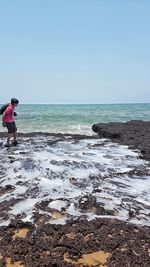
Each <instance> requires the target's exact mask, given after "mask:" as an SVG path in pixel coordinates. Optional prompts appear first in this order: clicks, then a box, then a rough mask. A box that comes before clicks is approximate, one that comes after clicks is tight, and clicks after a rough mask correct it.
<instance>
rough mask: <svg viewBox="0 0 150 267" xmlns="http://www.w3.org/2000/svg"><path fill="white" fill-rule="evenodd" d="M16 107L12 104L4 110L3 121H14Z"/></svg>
mask: <svg viewBox="0 0 150 267" xmlns="http://www.w3.org/2000/svg"><path fill="white" fill-rule="evenodd" d="M14 109H15V107H14V106H13V105H11V104H9V106H8V107H7V108H6V110H5V111H4V116H3V122H13V121H14Z"/></svg>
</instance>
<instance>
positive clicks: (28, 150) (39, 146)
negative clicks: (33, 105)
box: [0, 136, 150, 225]
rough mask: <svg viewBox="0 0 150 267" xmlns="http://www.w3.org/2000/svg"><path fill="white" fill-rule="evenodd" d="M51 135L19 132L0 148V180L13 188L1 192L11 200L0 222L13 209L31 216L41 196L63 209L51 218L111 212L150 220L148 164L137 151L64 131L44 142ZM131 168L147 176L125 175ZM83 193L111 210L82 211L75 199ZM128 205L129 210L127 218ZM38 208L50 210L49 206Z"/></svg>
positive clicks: (135, 219) (25, 217)
mask: <svg viewBox="0 0 150 267" xmlns="http://www.w3.org/2000/svg"><path fill="white" fill-rule="evenodd" d="M56 139H57V138H56V137H53V136H52V137H35V138H34V140H32V139H27V138H23V139H22V143H21V144H20V145H19V146H18V147H17V148H10V149H9V150H6V148H2V150H1V153H2V158H1V159H0V166H1V169H2V171H3V173H4V174H3V175H2V177H1V178H0V186H2V187H5V186H6V185H8V184H9V185H12V186H14V190H11V191H6V192H5V193H4V194H2V195H1V196H0V203H1V204H2V203H3V202H4V201H11V200H13V199H16V200H17V202H12V204H10V206H9V211H8V215H9V219H8V220H7V221H5V220H4V219H3V218H1V222H0V225H3V224H6V223H8V221H10V220H11V219H13V218H15V216H16V215H18V214H21V215H22V219H23V220H24V221H27V220H30V221H32V220H33V212H34V211H38V206H37V204H38V203H40V202H41V201H43V200H44V201H45V200H47V201H48V202H49V204H48V208H49V209H56V210H58V211H59V212H61V211H62V209H63V210H65V217H64V218H59V219H52V220H51V223H62V224H63V223H65V221H66V220H67V218H70V217H78V216H81V215H82V214H84V215H86V216H87V218H88V219H92V218H95V217H115V218H118V219H122V220H129V221H131V222H134V223H135V222H136V223H142V224H147V225H150V219H149V216H148V214H149V211H150V204H149V203H150V194H149V192H150V169H149V165H148V163H147V162H146V161H144V160H142V159H140V158H139V155H138V152H135V151H131V150H129V149H128V147H127V146H122V145H117V144H112V143H111V142H110V141H109V140H106V139H101V140H99V139H85V140H80V141H77V140H73V139H72V138H71V137H70V138H69V137H68V139H67V140H64V141H59V142H57V143H55V144H52V145H48V141H54V140H56ZM33 141H34V142H33ZM10 161H11V163H10ZM134 170H136V171H138V170H140V171H141V170H143V171H145V170H146V172H147V174H149V176H143V177H139V176H136V174H135V175H130V174H129V171H133V172H134ZM95 189H96V190H95ZM89 195H91V196H93V197H95V199H96V201H97V203H98V205H100V206H102V207H104V208H105V209H106V210H109V211H113V212H114V215H109V216H108V215H96V214H95V213H94V211H91V212H89V211H87V212H86V211H84V212H83V211H82V209H81V208H80V205H79V201H80V202H81V199H82V202H83V203H84V201H86V199H87V196H89ZM129 211H132V212H133V213H134V216H133V217H132V218H130V216H129ZM41 212H43V214H44V213H47V214H49V215H50V216H51V215H52V213H51V212H50V211H49V210H47V211H41V210H40V213H41Z"/></svg>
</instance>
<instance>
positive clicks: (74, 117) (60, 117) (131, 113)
mask: <svg viewBox="0 0 150 267" xmlns="http://www.w3.org/2000/svg"><path fill="white" fill-rule="evenodd" d="M17 113H18V116H17V117H16V119H15V120H16V123H17V127H18V131H19V132H34V131H42V132H51V133H60V132H61V133H78V134H93V132H92V129H91V127H92V125H93V124H95V123H99V122H114V121H119V122H126V121H129V120H145V121H148V120H150V104H87V105H71V104H68V105H61V104H60V105H52V104H46V105H43V104H36V105H35V104H34V105H31V104H30V105H23V104H20V105H19V106H18V108H17ZM0 131H5V129H3V128H2V126H1V128H0Z"/></svg>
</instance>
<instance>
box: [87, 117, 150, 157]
mask: <svg viewBox="0 0 150 267" xmlns="http://www.w3.org/2000/svg"><path fill="white" fill-rule="evenodd" d="M92 129H93V131H94V132H95V133H98V134H99V136H100V137H101V138H110V139H111V140H112V141H113V142H117V143H120V144H124V145H128V146H129V147H130V148H132V149H139V150H140V151H141V153H142V155H143V158H144V159H146V160H149V161H150V121H147V122H146V121H138V120H135V121H128V122H126V123H121V122H110V123H98V124H94V125H93V126H92Z"/></svg>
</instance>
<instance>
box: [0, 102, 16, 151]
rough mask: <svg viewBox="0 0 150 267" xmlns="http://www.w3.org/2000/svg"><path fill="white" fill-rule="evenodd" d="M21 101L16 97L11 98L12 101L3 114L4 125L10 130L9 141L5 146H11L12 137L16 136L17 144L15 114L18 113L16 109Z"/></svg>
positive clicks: (14, 143) (14, 142)
mask: <svg viewBox="0 0 150 267" xmlns="http://www.w3.org/2000/svg"><path fill="white" fill-rule="evenodd" d="M18 104H19V101H18V99H16V98H12V99H11V103H10V104H9V105H8V106H7V107H6V109H5V111H4V112H3V114H2V126H3V127H6V128H7V130H8V136H7V142H6V144H5V147H9V146H10V139H11V137H13V138H14V141H13V143H12V144H13V145H14V146H16V145H17V144H18V142H17V128H16V124H15V121H14V115H17V114H16V113H15V112H14V110H15V108H16V107H17V106H18Z"/></svg>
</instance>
